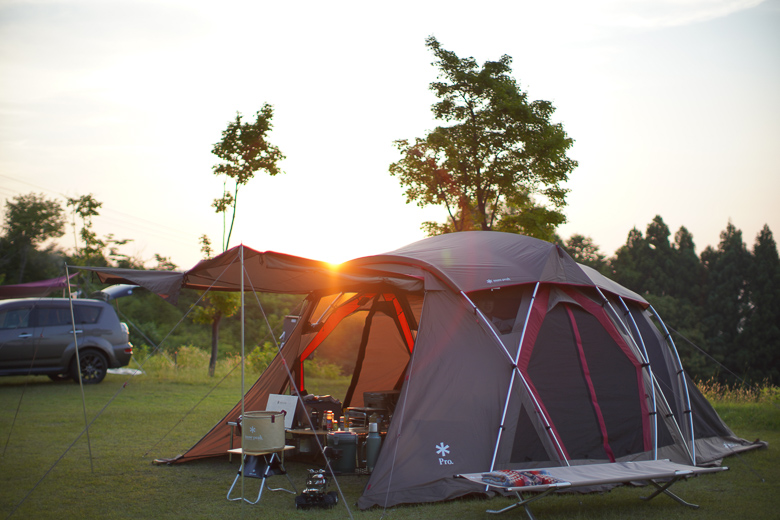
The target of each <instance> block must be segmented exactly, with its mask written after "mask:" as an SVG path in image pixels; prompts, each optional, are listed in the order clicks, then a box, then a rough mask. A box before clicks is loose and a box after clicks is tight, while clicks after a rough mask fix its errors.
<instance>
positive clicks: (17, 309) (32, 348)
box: [0, 298, 133, 384]
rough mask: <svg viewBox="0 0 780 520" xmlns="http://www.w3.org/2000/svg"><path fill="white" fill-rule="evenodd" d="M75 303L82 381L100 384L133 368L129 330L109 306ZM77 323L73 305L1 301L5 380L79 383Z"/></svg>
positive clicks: (0, 364)
mask: <svg viewBox="0 0 780 520" xmlns="http://www.w3.org/2000/svg"><path fill="white" fill-rule="evenodd" d="M72 301H73V317H74V318H75V323H76V327H75V337H76V338H77V340H78V347H79V361H80V365H81V379H82V381H83V382H84V383H91V384H95V383H99V382H101V381H102V380H103V378H104V377H106V371H107V370H108V369H109V368H119V367H123V366H126V365H127V364H128V363H129V362H130V357H131V356H132V354H133V346H132V345H131V344H130V342H129V334H128V328H127V325H125V324H124V323H121V322H120V321H119V318H118V317H117V315H116V312H114V308H113V307H111V305H110V304H108V303H106V302H104V301H100V300H87V299H74V300H72ZM72 323H73V320H72V318H71V310H70V305H69V304H68V300H67V299H62V298H24V299H18V300H3V301H0V376H16V375H47V376H49V377H50V378H51V379H53V380H55V381H56V380H61V379H70V378H73V379H75V380H76V381H77V382H78V368H77V363H76V345H75V342H74V332H73V330H74V328H73V326H72V325H71V324H72Z"/></svg>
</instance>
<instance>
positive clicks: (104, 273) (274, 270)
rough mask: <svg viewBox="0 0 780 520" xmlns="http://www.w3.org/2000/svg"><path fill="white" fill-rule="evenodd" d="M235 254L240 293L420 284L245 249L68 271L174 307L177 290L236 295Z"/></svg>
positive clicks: (412, 286) (394, 276)
mask: <svg viewBox="0 0 780 520" xmlns="http://www.w3.org/2000/svg"><path fill="white" fill-rule="evenodd" d="M240 254H243V255H244V258H243V266H244V272H245V273H246V276H245V278H244V290H245V291H257V292H271V293H281V294H308V293H311V292H315V291H348V290H351V289H353V288H355V287H358V286H360V287H364V286H366V285H369V286H372V285H373V286H394V287H399V288H402V289H403V290H406V291H415V290H417V291H419V290H422V280H421V279H419V278H415V277H414V276H409V275H405V274H401V273H392V272H382V271H376V270H371V269H365V268H361V267H357V266H356V267H352V268H346V267H343V266H336V265H333V264H329V263H327V262H320V261H318V260H309V259H307V258H301V257H297V256H292V255H285V254H282V253H275V252H273V251H266V252H260V251H255V250H254V249H251V248H249V247H246V246H236V247H234V248H231V249H229V250H227V251H225V252H224V253H222V254H221V255H219V256H216V257H214V258H212V259H209V260H203V261H201V262H199V263H198V264H197V265H196V266H195V267H193V268H192V269H190V270H188V271H185V272H180V271H155V270H136V269H119V268H112V267H90V266H74V267H73V268H74V269H83V270H87V271H92V272H93V273H95V275H96V276H97V278H98V279H99V280H100V282H101V283H106V284H117V283H125V284H134V285H140V286H141V287H144V288H145V289H148V290H150V291H152V292H154V293H156V294H158V295H160V296H161V297H162V298H164V299H166V300H167V301H169V302H171V303H173V304H175V303H176V302H177V301H178V298H179V293H180V291H181V289H182V288H188V289H198V290H212V291H240V290H241V266H242V262H241V259H240V257H239V255H240Z"/></svg>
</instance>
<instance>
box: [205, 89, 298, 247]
mask: <svg viewBox="0 0 780 520" xmlns="http://www.w3.org/2000/svg"><path fill="white" fill-rule="evenodd" d="M273 116H274V109H273V107H272V106H271V105H269V104H268V103H265V104H264V105H263V108H262V109H261V110H259V111H258V112H257V113H256V114H255V121H254V122H253V123H252V122H248V123H244V122H243V121H242V116H241V113H240V112H238V113H236V119H235V120H234V121H231V122H230V123H228V126H227V128H226V129H225V130H224V131H223V132H222V140H221V141H220V142H218V143H216V144H215V145H214V148H213V149H212V150H211V153H213V154H214V155H216V156H217V157H219V159H220V162H219V163H217V164H215V165H214V167H213V168H212V169H213V170H214V174H215V175H217V176H220V175H224V176H225V177H226V178H225V184H224V188H223V192H222V197H221V198H219V199H214V203H213V204H212V206H213V207H214V209H215V210H216V212H217V213H222V214H223V215H222V223H223V224H222V226H223V229H222V251H227V250H228V248H229V247H230V237H231V235H232V234H233V225H234V224H235V221H236V208H237V205H238V190H239V188H240V187H241V186H244V185H246V183H248V182H249V181H250V180H251V179H252V178H253V177H254V176H255V172H258V171H264V172H266V173H267V174H268V175H270V176H275V175H277V174H279V173H282V172H281V170H280V169H279V166H278V163H279V161H282V160H283V159H284V158H285V157H284V155H283V154H282V152H281V151H280V150H279V148H278V147H276V146H274V145H272V144H271V143H269V142H268V140H267V134H268V133H269V132H270V131H271V128H272V125H271V120H272V119H273ZM229 181H232V183H233V186H232V190H231V191H228V182H229ZM229 210H232V214H231V216H230V227H229V228H228V227H227V224H226V217H227V213H228V211H229Z"/></svg>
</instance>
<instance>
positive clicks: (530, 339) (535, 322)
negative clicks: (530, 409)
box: [517, 285, 569, 460]
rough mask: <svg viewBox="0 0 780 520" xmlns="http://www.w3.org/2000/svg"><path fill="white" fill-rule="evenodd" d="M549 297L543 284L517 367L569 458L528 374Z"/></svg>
mask: <svg viewBox="0 0 780 520" xmlns="http://www.w3.org/2000/svg"><path fill="white" fill-rule="evenodd" d="M549 297H550V288H549V287H548V286H545V285H542V286H541V287H540V288H539V291H538V293H537V295H536V301H535V302H534V307H533V309H531V316H530V317H529V319H528V326H527V327H526V331H525V337H524V339H523V344H522V345H520V347H519V348H521V349H522V350H521V352H520V358H519V360H518V363H517V368H518V370H520V373H521V374H523V378H524V379H525V381H526V383H528V388H529V389H530V391H531V394H532V395H533V397H534V400H535V402H536V403H537V405H538V409H537V410H536V412H537V413H538V414H540V415H542V416H543V417H544V418H545V420H546V422H547V423H548V424H549V425H550V429H551V430H552V436H553V437H554V438H551V439H550V440H551V441H552V444H553V446H554V447H555V450H556V452H557V454H558V456H559V457H560V458H561V459H563V460H569V453H568V451H567V450H566V446H564V445H563V440H562V439H561V436H560V435H559V434H558V430H557V429H556V428H555V424H554V423H553V421H552V417H550V413H549V412H548V411H547V408H545V406H544V402H543V401H542V397H541V395H539V391H538V390H537V389H536V387H535V386H534V383H533V381H532V380H531V376H529V375H528V363H529V362H530V361H531V354H532V353H533V350H534V345H535V344H536V338H537V336H538V335H539V330H540V329H541V328H542V323H543V322H544V317H545V316H546V315H547V301H548V300H549Z"/></svg>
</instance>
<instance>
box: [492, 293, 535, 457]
mask: <svg viewBox="0 0 780 520" xmlns="http://www.w3.org/2000/svg"><path fill="white" fill-rule="evenodd" d="M538 290H539V282H536V285H535V286H534V292H533V294H532V295H531V302H530V303H529V304H528V312H527V313H526V315H525V322H524V323H523V332H522V334H521V335H520V343H519V344H518V345H517V355H516V356H515V363H514V366H515V367H516V366H517V363H518V362H519V360H520V350H521V349H522V348H523V340H525V331H526V329H527V328H528V320H529V319H530V318H531V311H532V310H533V308H534V302H535V301H536V291H538ZM514 386H515V371H514V370H512V378H511V379H510V380H509V388H508V389H507V392H506V400H505V401H504V411H503V413H502V414H501V424H500V425H499V428H498V438H497V439H496V445H495V447H494V448H493V460H491V461H490V471H493V469H495V465H496V457H497V456H498V446H499V445H500V444H501V435H502V434H503V433H504V428H505V424H506V414H507V412H508V410H509V399H510V397H511V396H512V389H513V388H514Z"/></svg>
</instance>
